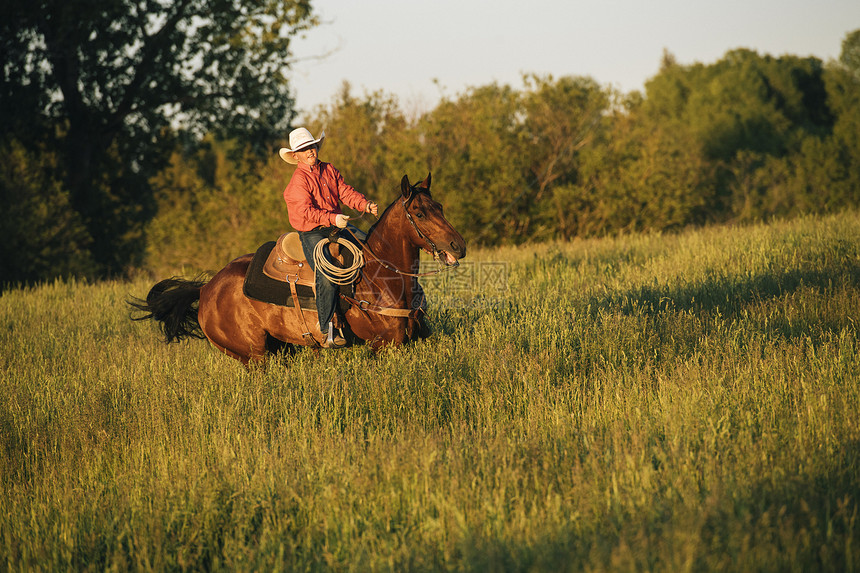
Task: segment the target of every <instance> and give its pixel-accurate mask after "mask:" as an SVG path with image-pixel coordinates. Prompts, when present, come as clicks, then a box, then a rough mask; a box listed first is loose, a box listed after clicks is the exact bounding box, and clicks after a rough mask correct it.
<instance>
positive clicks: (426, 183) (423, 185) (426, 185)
mask: <svg viewBox="0 0 860 573" xmlns="http://www.w3.org/2000/svg"><path fill="white" fill-rule="evenodd" d="M430 175H431V174H430V173H428V174H427V179H425V180H424V181H422V182H421V183H419V184H418V186H419V187H421V188H423V189H426V190H427V194H428V195H429V194H430Z"/></svg>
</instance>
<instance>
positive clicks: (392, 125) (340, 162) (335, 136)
mask: <svg viewBox="0 0 860 573" xmlns="http://www.w3.org/2000/svg"><path fill="white" fill-rule="evenodd" d="M307 127H309V128H310V129H311V131H312V133H314V134H318V133H319V132H321V131H322V130H323V129H324V130H325V132H326V140H325V144H324V151H323V152H322V154H323V155H322V156H323V157H324V159H325V161H329V162H331V163H332V164H334V166H335V167H337V168H338V170H339V171H340V172H341V174H342V175H343V176H344V179H345V180H346V182H347V183H348V184H349V185H352V186H353V187H355V188H356V189H357V190H358V191H360V192H361V193H363V194H364V195H366V196H367V197H368V198H370V199H372V200H375V201H376V202H377V203H381V204H382V205H383V206H384V205H386V204H388V203H389V202H391V201H393V200H394V199H395V197H396V196H397V194H399V193H400V180H401V178H402V177H403V175H409V176H410V178H411V179H412V180H413V181H416V180H418V181H420V180H421V179H423V178H424V176H425V175H426V169H427V168H426V166H425V165H424V164H423V162H422V161H421V151H422V150H421V148H420V146H419V145H418V144H417V143H416V142H415V141H414V139H413V138H412V135H413V134H412V132H411V130H410V129H409V126H408V124H407V121H406V118H405V117H404V115H403V112H402V111H401V110H400V107H399V106H398V104H397V101H396V100H395V99H394V98H393V97H391V96H385V95H383V94H382V93H380V92H377V93H373V94H366V95H365V97H363V98H361V99H359V98H356V97H355V96H353V95H352V93H351V88H350V86H349V84H344V85H343V87H342V89H341V91H340V93H339V94H338V95H337V96H336V97H335V99H334V101H333V102H332V104H331V106H330V107H320V108H319V109H318V110H317V113H316V114H315V115H314V117H313V119H312V120H311V122H310V123H308V125H307Z"/></svg>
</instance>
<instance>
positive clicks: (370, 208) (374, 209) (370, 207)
mask: <svg viewBox="0 0 860 573" xmlns="http://www.w3.org/2000/svg"><path fill="white" fill-rule="evenodd" d="M364 212H365V213H370V214H371V215H373V216H374V217H376V216H377V215H379V205H377V204H376V203H374V202H372V201H368V202H367V205H366V206H365V207H364Z"/></svg>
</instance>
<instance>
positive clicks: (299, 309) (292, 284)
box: [287, 275, 320, 346]
mask: <svg viewBox="0 0 860 573" xmlns="http://www.w3.org/2000/svg"><path fill="white" fill-rule="evenodd" d="M297 280H299V277H298V276H296V278H295V280H292V281H291V280H290V277H289V275H287V283H288V284H289V285H290V292H292V293H293V304H294V306H295V309H296V314H298V315H299V320H301V321H302V328H303V329H304V333H303V334H302V338H304V339H305V340H306V341H307V343H308V345H309V346H319V345H320V343H319V342H317V339H316V338H314V337H313V335H311V331H310V329H309V328H308V323H307V321H306V320H305V313H304V312H302V305H301V303H299V293H298V291H297V290H296V281H297Z"/></svg>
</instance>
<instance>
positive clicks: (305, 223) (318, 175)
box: [284, 161, 367, 231]
mask: <svg viewBox="0 0 860 573" xmlns="http://www.w3.org/2000/svg"><path fill="white" fill-rule="evenodd" d="M284 201H286V203H287V212H288V214H289V217H290V225H292V226H293V228H294V229H295V230H296V231H310V230H312V229H315V228H316V227H329V226H331V225H334V218H335V216H336V215H340V214H342V213H343V211H341V210H340V203H341V202H343V203H344V204H345V205H347V206H349V207H352V208H353V209H355V210H356V211H362V212H363V211H364V210H365V208H366V207H367V198H366V197H365V196H364V195H362V194H361V193H359V192H358V191H356V190H355V189H354V188H353V187H352V186H351V185H347V184H346V183H344V181H343V177H342V176H341V174H340V172H339V171H338V170H337V169H335V167H334V165H332V164H331V163H325V162H323V161H318V162H317V163H316V165H314V166H313V167H308V166H307V165H305V164H304V163H299V164H298V165H297V166H296V170H295V171H294V172H293V176H292V177H290V182H289V183H288V184H287V188H286V189H284Z"/></svg>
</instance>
